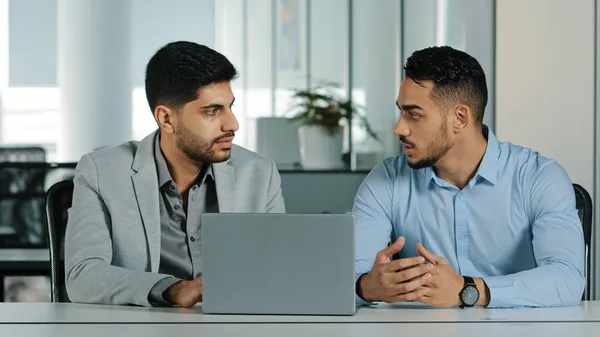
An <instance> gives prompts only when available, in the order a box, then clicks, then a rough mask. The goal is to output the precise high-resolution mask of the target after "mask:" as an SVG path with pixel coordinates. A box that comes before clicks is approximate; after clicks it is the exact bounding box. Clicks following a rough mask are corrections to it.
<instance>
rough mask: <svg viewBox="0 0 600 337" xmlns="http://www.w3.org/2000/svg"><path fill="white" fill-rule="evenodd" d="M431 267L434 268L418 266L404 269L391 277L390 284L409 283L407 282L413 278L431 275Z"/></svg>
mask: <svg viewBox="0 0 600 337" xmlns="http://www.w3.org/2000/svg"><path fill="white" fill-rule="evenodd" d="M433 267H434V266H433V265H432V264H420V265H418V266H414V267H412V268H409V269H405V270H403V271H400V272H397V273H395V274H393V275H392V277H391V278H390V282H391V283H393V284H395V283H403V282H409V281H411V280H413V279H415V278H418V277H420V276H423V275H425V274H427V273H429V274H431V271H432V270H433Z"/></svg>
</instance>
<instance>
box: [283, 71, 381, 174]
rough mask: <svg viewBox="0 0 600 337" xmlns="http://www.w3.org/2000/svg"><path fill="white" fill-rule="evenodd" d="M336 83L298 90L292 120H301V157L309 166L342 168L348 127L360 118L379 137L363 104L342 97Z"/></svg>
mask: <svg viewBox="0 0 600 337" xmlns="http://www.w3.org/2000/svg"><path fill="white" fill-rule="evenodd" d="M337 88H339V86H338V85H336V84H334V83H329V84H321V85H318V86H315V87H312V88H307V89H299V90H296V91H294V95H293V99H294V100H293V101H294V104H293V105H292V108H291V111H293V112H294V115H293V116H292V117H291V120H292V121H295V122H298V123H299V124H300V127H299V128H298V139H299V145H300V159H301V164H302V167H303V168H305V169H340V168H343V167H344V160H342V148H343V143H344V139H343V135H344V132H343V131H344V127H345V126H348V125H352V124H354V123H355V122H358V123H359V124H360V125H361V126H362V127H364V129H365V131H366V132H367V134H368V135H369V136H371V137H372V138H373V139H375V140H377V141H379V139H378V138H377V135H376V134H375V133H374V132H373V130H372V129H371V126H370V125H369V123H368V121H367V119H366V117H365V116H364V115H363V114H362V113H361V110H364V108H363V107H361V106H359V105H358V104H356V103H354V102H353V101H352V100H351V99H349V98H345V97H341V96H340V95H339V94H338V93H337V92H336V89H337Z"/></svg>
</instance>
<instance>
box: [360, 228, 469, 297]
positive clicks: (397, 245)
mask: <svg viewBox="0 0 600 337" xmlns="http://www.w3.org/2000/svg"><path fill="white" fill-rule="evenodd" d="M405 242H406V240H405V238H404V237H399V238H398V240H396V242H394V243H393V244H392V245H390V246H388V247H386V248H385V249H383V250H381V251H380V252H379V253H377V256H376V258H375V262H374V263H373V267H372V268H371V271H370V272H369V273H368V274H366V275H365V276H363V277H362V278H361V281H360V289H361V292H362V296H363V298H364V299H365V300H367V301H382V302H388V303H395V302H406V301H418V302H422V303H424V304H427V305H431V306H435V307H439V308H447V307H452V306H458V305H460V304H461V302H460V298H459V295H458V294H459V292H460V290H461V289H462V288H463V284H464V280H463V277H462V276H461V275H459V274H458V273H457V272H456V271H455V270H454V268H452V266H450V264H448V262H447V261H446V259H444V258H443V257H441V256H437V255H435V254H433V253H431V252H429V251H428V250H426V249H425V247H423V245H421V244H420V243H419V244H417V252H418V253H419V255H420V256H417V257H410V258H403V259H398V260H394V261H391V258H392V256H393V255H394V254H396V253H398V252H400V250H402V248H403V247H404V244H405Z"/></svg>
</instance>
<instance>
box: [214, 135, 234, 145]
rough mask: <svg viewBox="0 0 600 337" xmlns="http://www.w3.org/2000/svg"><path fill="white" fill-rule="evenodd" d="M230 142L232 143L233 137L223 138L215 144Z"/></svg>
mask: <svg viewBox="0 0 600 337" xmlns="http://www.w3.org/2000/svg"><path fill="white" fill-rule="evenodd" d="M231 142H233V137H227V138H223V139H220V140H219V141H217V144H220V143H231Z"/></svg>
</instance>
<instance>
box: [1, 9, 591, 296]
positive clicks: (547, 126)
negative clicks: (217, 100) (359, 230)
mask: <svg viewBox="0 0 600 337" xmlns="http://www.w3.org/2000/svg"><path fill="white" fill-rule="evenodd" d="M599 7H600V6H598V4H597V3H596V1H595V0H577V1H564V0H524V1H523V0H500V1H493V0H404V1H400V0H377V1H372V0H295V1H294V0H170V1H166V0H129V1H125V0H103V1H94V0H0V145H1V146H29V145H35V146H41V147H43V148H44V149H45V150H46V160H48V161H49V162H73V161H76V160H78V159H79V157H80V156H81V154H83V153H85V152H88V151H91V150H93V149H96V148H99V147H103V146H110V145H114V144H118V143H121V142H123V141H127V140H130V139H137V140H139V139H141V138H142V137H143V136H144V135H146V134H148V133H149V132H151V131H153V130H154V129H155V127H156V125H155V123H154V121H153V119H152V115H151V112H150V111H149V109H148V107H147V104H146V101H145V96H144V91H143V76H144V67H145V64H146V62H147V60H148V59H149V57H150V56H151V55H152V54H153V53H154V52H155V51H156V50H157V49H158V48H159V47H160V46H162V45H164V44H165V43H167V42H170V41H174V40H191V41H195V42H198V43H201V44H205V45H208V46H210V47H213V48H215V49H217V50H219V51H221V52H222V53H224V54H225V55H226V56H227V57H228V58H229V59H230V60H231V61H232V62H233V63H234V65H235V66H236V67H237V68H238V71H239V72H240V77H239V79H238V80H236V81H235V82H234V83H233V88H234V93H235V95H236V106H235V108H234V112H235V113H236V115H237V117H238V119H239V122H240V131H239V132H238V133H237V135H236V141H235V142H236V143H237V144H239V145H242V146H246V147H248V148H250V149H253V150H256V151H259V152H261V153H264V154H266V155H268V156H270V157H272V158H273V159H274V160H276V161H277V162H278V165H279V167H280V169H281V171H282V180H283V187H284V194H285V197H286V206H287V208H288V210H289V211H291V212H295V213H303V212H305V213H308V212H334V213H337V212H344V211H347V210H349V207H351V202H352V198H353V196H354V192H355V191H356V188H357V186H358V184H359V183H360V181H361V180H362V178H363V177H364V175H365V174H366V172H368V170H369V169H370V168H372V167H373V166H374V165H375V164H376V163H377V162H379V161H380V160H381V159H382V158H384V157H387V156H391V155H395V154H397V153H398V152H399V151H400V149H399V146H398V142H397V139H396V137H394V136H393V134H392V128H393V125H394V124H395V122H396V120H397V118H398V112H397V109H396V108H395V106H394V100H395V98H396V95H397V89H398V85H399V83H400V81H401V78H402V66H403V63H404V61H405V59H406V57H408V56H409V55H410V53H411V52H412V51H414V50H416V49H420V48H423V47H426V46H430V45H443V44H447V45H451V46H454V47H457V48H460V49H462V50H465V51H466V52H469V53H471V54H472V55H473V56H475V57H476V58H477V59H478V60H479V61H480V62H481V64H482V66H483V68H484V70H485V72H486V75H487V77H488V85H489V90H490V101H489V105H488V108H487V110H486V116H485V120H484V122H485V123H486V124H487V125H488V126H490V128H491V129H492V130H493V131H494V132H495V133H496V134H497V136H498V138H499V139H500V140H502V141H509V142H512V143H516V144H519V145H524V146H528V147H531V148H533V149H535V150H537V151H539V152H541V153H542V154H543V155H545V156H548V157H551V158H554V159H556V160H558V162H560V164H561V165H563V166H564V167H565V169H566V170H567V172H568V173H569V175H570V177H571V179H572V180H573V182H575V183H578V184H581V185H582V186H583V187H585V188H586V189H587V190H588V191H589V192H590V194H592V197H593V200H594V201H595V200H597V199H598V196H599V195H600V178H599V176H598V172H599V170H600V153H599V149H598V148H599V146H598V141H599V138H598V132H599V130H600V119H599V118H598V111H599V109H600V107H599V105H600V99H599V98H600V86H599V85H598V83H599V81H600V79H599V78H600V68H599V65H598V63H599V60H598V59H599V54H598V45H599V44H600V40H599V38H600V31H599V27H598V26H599V25H598V17H599V16H600V15H599V14H598V12H599V10H600V9H599ZM323 81H327V82H336V83H338V84H339V85H340V89H339V93H340V94H341V95H346V96H347V95H351V97H352V99H353V100H354V101H355V102H357V103H359V104H361V105H363V106H365V108H366V111H367V112H366V116H367V119H368V120H369V122H370V124H371V125H372V127H373V129H374V130H375V132H376V133H377V135H378V136H379V138H380V139H381V140H382V141H381V143H377V142H374V141H373V140H372V139H370V138H369V137H368V136H367V135H366V133H365V132H364V129H362V128H361V127H360V126H358V125H354V126H352V127H351V128H346V130H345V134H344V151H345V152H350V155H349V158H350V159H349V163H350V164H349V166H348V167H345V168H342V169H335V170H319V171H314V172H311V171H306V170H302V169H300V168H298V166H297V165H296V164H297V162H298V161H299V160H300V159H299V158H300V154H299V151H298V144H297V139H295V138H294V137H289V135H290V132H284V133H282V132H279V133H278V132H277V130H281V128H287V127H289V125H287V124H285V122H286V120H285V118H284V117H285V116H288V115H289V112H288V107H289V105H290V104H291V96H292V91H293V90H294V89H297V88H303V87H307V86H313V85H317V84H318V83H321V82H323ZM285 130H287V129H285ZM290 130H293V127H292V129H290ZM292 134H293V132H292ZM594 207H595V210H596V214H598V210H600V207H599V206H598V204H597V203H595V205H594ZM594 221H595V228H598V226H599V225H600V224H599V222H600V221H599V220H598V218H597V217H596V218H595V219H594ZM593 236H594V240H593V245H592V249H593V255H592V256H593V259H592V266H593V274H592V275H594V277H593V282H592V294H593V295H595V296H593V298H600V283H599V281H598V280H600V250H599V249H597V246H598V243H600V234H599V233H598V231H597V230H596V231H594V233H593Z"/></svg>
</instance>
